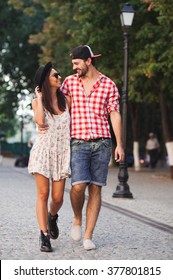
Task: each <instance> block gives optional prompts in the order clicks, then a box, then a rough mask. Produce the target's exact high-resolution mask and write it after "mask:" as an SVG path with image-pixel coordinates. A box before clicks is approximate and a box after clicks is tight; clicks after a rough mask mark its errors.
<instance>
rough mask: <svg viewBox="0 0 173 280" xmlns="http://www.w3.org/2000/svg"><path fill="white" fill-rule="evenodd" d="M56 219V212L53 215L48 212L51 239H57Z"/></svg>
mask: <svg viewBox="0 0 173 280" xmlns="http://www.w3.org/2000/svg"><path fill="white" fill-rule="evenodd" d="M57 219H58V214H56V215H55V216H52V215H51V214H50V212H49V213H48V231H49V234H50V238H52V239H57V238H58V236H59V229H58V226H57Z"/></svg>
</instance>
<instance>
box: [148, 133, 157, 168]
mask: <svg viewBox="0 0 173 280" xmlns="http://www.w3.org/2000/svg"><path fill="white" fill-rule="evenodd" d="M148 136H149V138H148V140H147V142H146V153H147V154H148V155H149V164H150V167H151V168H155V167H156V164H157V162H158V159H159V153H160V144H159V141H158V139H157V138H156V135H155V134H154V133H153V132H150V133H149V135H148Z"/></svg>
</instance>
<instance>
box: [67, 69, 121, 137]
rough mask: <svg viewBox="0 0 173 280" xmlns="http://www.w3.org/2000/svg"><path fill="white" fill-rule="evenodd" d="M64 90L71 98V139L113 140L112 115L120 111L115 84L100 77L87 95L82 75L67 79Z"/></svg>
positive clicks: (106, 78) (102, 76) (104, 77)
mask: <svg viewBox="0 0 173 280" xmlns="http://www.w3.org/2000/svg"><path fill="white" fill-rule="evenodd" d="M61 89H62V91H63V93H64V94H65V95H69V96H70V97H71V102H72V103H71V137H72V138H76V139H83V140H89V139H95V138H100V137H108V138H110V137H111V135H110V129H109V123H108V114H109V113H110V112H111V111H118V112H119V93H118V89H117V87H116V85H115V83H114V82H113V81H112V80H111V79H109V78H108V77H106V76H105V75H103V74H101V73H100V75H99V79H98V80H97V82H96V83H95V84H94V86H93V88H92V90H91V92H90V94H89V95H88V96H87V95H86V94H85V91H84V87H83V83H82V80H81V78H80V77H79V76H78V74H74V75H71V76H69V77H67V78H66V79H65V80H64V83H63V85H62V88H61Z"/></svg>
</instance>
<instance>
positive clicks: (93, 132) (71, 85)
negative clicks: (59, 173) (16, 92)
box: [61, 45, 124, 250]
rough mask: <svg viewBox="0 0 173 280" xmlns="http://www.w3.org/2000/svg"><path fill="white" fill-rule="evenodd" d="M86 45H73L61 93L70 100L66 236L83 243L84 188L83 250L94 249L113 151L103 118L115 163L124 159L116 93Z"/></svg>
mask: <svg viewBox="0 0 173 280" xmlns="http://www.w3.org/2000/svg"><path fill="white" fill-rule="evenodd" d="M99 56H101V55H100V54H99V55H94V54H93V52H92V50H91V48H90V47H89V46H86V45H84V46H78V47H76V48H75V49H73V50H72V52H71V59H72V65H73V70H75V71H76V72H77V74H74V75H71V76H69V77H67V78H66V79H65V81H64V83H63V85H62V88H61V89H62V91H63V93H64V94H65V95H66V96H70V97H71V139H72V140H71V170H72V188H71V192H70V198H71V204H72V208H73V212H74V221H73V224H72V228H71V237H72V238H73V239H74V240H75V241H79V240H81V238H82V209H83V205H84V201H85V190H86V187H87V186H88V194H89V198H88V202H87V208H86V226H85V233H84V239H83V246H84V249H86V250H92V249H95V248H96V246H95V244H94V242H93V241H92V235H93V231H94V228H95V225H96V222H97V218H98V215H99V212H100V207H101V189H102V186H105V185H106V180H107V174H108V164H109V161H110V156H111V152H112V148H111V135H110V129H109V123H108V116H109V115H110V120H111V123H112V127H113V131H114V134H115V136H116V142H117V147H116V149H115V160H116V161H117V162H120V161H122V160H123V158H124V151H123V148H122V137H121V115H120V112H119V101H118V100H119V93H118V89H117V87H116V85H115V83H114V82H113V81H112V80H111V79H109V78H108V77H106V76H105V75H103V74H102V73H100V72H99V71H98V70H97V69H96V67H95V58H97V57H99Z"/></svg>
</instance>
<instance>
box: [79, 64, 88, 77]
mask: <svg viewBox="0 0 173 280" xmlns="http://www.w3.org/2000/svg"><path fill="white" fill-rule="evenodd" d="M79 71H80V72H78V75H79V77H85V75H86V74H87V73H88V66H87V65H85V68H84V69H82V70H81V69H80V70H79Z"/></svg>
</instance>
